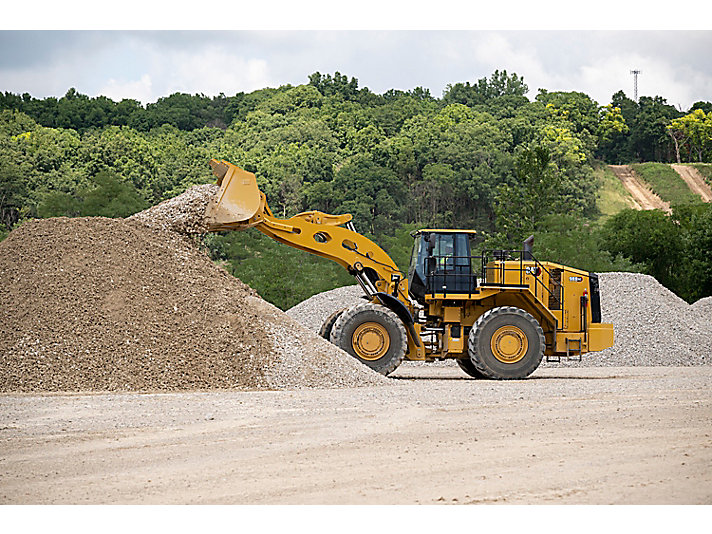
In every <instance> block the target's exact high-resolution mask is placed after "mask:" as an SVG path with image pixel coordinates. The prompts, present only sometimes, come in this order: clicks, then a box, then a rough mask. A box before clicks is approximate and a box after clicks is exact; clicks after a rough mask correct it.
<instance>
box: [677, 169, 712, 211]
mask: <svg viewBox="0 0 712 534" xmlns="http://www.w3.org/2000/svg"><path fill="white" fill-rule="evenodd" d="M671 167H672V168H673V169H674V170H675V172H676V173H677V174H679V175H680V178H682V179H683V180H685V183H686V184H687V187H689V188H690V191H692V192H693V193H695V194H696V195H700V196H701V197H702V200H703V201H705V202H712V188H710V186H709V185H707V182H705V179H704V178H702V176H700V173H699V172H697V169H695V168H694V167H690V166H689V165H671Z"/></svg>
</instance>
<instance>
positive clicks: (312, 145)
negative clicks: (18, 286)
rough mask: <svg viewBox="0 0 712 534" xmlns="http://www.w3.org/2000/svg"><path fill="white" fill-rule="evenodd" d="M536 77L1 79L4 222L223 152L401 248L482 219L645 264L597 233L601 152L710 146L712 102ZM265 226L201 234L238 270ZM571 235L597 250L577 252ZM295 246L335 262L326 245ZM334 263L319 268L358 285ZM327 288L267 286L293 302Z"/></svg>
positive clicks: (134, 185) (277, 193)
mask: <svg viewBox="0 0 712 534" xmlns="http://www.w3.org/2000/svg"><path fill="white" fill-rule="evenodd" d="M527 92H528V87H527V85H526V83H525V81H524V79H523V78H522V77H520V76H517V74H515V73H511V74H510V73H508V72H507V71H495V72H494V73H492V74H491V76H489V77H485V78H480V79H478V80H476V81H474V82H472V83H471V82H458V83H453V84H450V85H448V86H447V88H446V90H445V91H444V94H443V95H442V98H437V97H434V96H432V95H431V94H430V91H429V90H428V89H425V88H422V87H416V88H414V89H412V90H408V91H400V90H395V89H392V90H389V91H386V92H384V93H383V94H376V93H374V92H372V91H370V90H369V89H368V88H367V87H360V86H359V83H358V80H357V79H356V78H354V77H348V76H346V75H342V74H341V73H339V72H336V73H334V74H333V75H331V74H325V75H324V74H321V73H319V72H316V73H313V74H311V75H310V76H308V83H305V84H303V85H297V86H292V85H284V86H281V87H278V88H265V89H260V90H257V91H253V92H250V93H237V94H235V95H232V96H226V95H224V94H220V95H218V96H213V97H208V96H205V95H189V94H183V93H175V94H172V95H169V96H167V97H164V98H160V99H158V100H157V101H156V102H154V103H149V104H147V105H145V106H144V105H142V104H141V103H139V102H138V101H136V100H130V99H124V100H121V101H119V102H116V101H113V100H111V99H110V98H107V97H105V96H97V97H89V96H87V95H83V94H81V93H79V92H77V91H76V90H75V89H73V88H72V89H69V90H68V91H67V93H66V94H65V95H64V96H62V97H61V98H55V97H48V98H43V99H38V98H34V97H32V96H31V95H29V94H27V93H25V94H22V95H20V94H13V93H8V92H5V93H3V94H0V237H2V236H3V235H6V233H7V232H8V231H9V230H10V229H11V228H13V226H14V225H16V224H18V223H19V222H21V221H22V220H24V219H26V218H31V217H49V216H60V215H66V216H79V215H81V216H88V215H100V216H125V215H128V214H130V213H133V212H135V211H139V210H141V209H143V208H145V207H147V206H149V205H152V204H155V203H158V202H160V201H161V200H164V199H166V198H169V197H171V196H174V195H176V194H179V193H180V192H182V191H183V190H185V189H186V188H187V187H189V186H191V185H195V184H201V183H208V182H213V181H214V180H213V176H212V175H211V173H210V169H209V167H208V165H207V163H208V161H209V160H210V159H211V158H218V159H226V160H228V161H230V162H232V163H234V164H236V165H239V166H241V167H243V168H245V169H246V170H248V171H251V172H254V173H255V174H256V175H257V179H258V183H259V185H260V187H261V188H262V190H263V191H264V192H265V193H266V194H267V198H268V201H269V204H270V207H271V209H272V211H273V212H274V213H275V214H279V215H282V216H290V215H294V214H296V213H298V212H300V211H305V210H314V209H316V210H321V211H325V212H328V213H352V214H353V215H354V223H355V225H356V228H357V229H358V230H359V231H361V232H364V233H367V234H369V235H371V236H373V237H374V238H375V239H376V240H377V241H378V242H379V243H383V244H386V245H387V246H386V248H387V249H388V247H390V250H389V252H391V250H392V251H393V252H391V253H392V254H393V255H394V258H395V259H396V261H400V262H404V261H406V260H405V258H406V257H407V255H408V252H409V250H407V245H406V244H405V243H407V241H408V238H407V237H404V236H406V235H407V231H408V230H409V229H412V228H415V227H418V226H421V227H422V226H440V227H453V228H474V229H477V230H478V231H480V232H481V233H482V235H483V240H486V242H487V244H493V245H494V244H496V245H502V246H504V245H515V244H516V243H518V242H519V241H520V240H521V239H522V238H524V237H526V236H527V235H529V234H530V233H539V234H540V235H541V236H542V240H543V242H545V243H548V245H547V247H548V248H547V249H546V250H547V252H548V253H550V254H552V255H553V256H554V257H549V258H547V259H552V260H559V261H568V262H569V263H573V264H575V265H577V266H579V267H582V268H591V269H599V270H605V269H625V268H630V269H636V268H637V269H642V270H645V268H646V267H645V264H644V263H645V262H644V259H642V258H638V257H637V256H635V255H632V254H626V250H624V249H623V248H620V247H619V248H616V247H613V246H611V247H608V248H605V247H604V246H603V245H604V244H603V243H602V242H601V239H603V237H601V236H602V235H603V232H601V233H600V234H601V235H600V236H599V235H598V234H599V233H598V232H597V231H596V228H597V226H596V225H597V224H598V223H599V222H601V223H602V221H599V219H600V215H601V214H600V212H599V211H598V208H597V195H598V191H599V188H600V179H599V177H598V174H597V172H596V169H597V167H598V165H599V162H601V161H602V162H605V163H614V164H615V163H633V162H646V161H657V162H677V161H682V162H688V161H689V162H710V161H712V104H710V103H709V102H698V103H696V104H695V105H694V106H692V108H691V109H690V110H688V111H687V112H682V111H679V110H677V109H676V108H675V107H674V106H671V105H669V104H667V103H666V100H665V99H664V98H663V97H661V96H655V97H646V96H644V97H641V98H640V100H639V102H634V101H633V100H631V99H630V98H628V97H627V96H626V95H625V94H624V93H623V92H622V91H619V92H617V93H616V94H614V95H612V98H611V102H610V103H605V104H603V105H601V104H599V103H598V102H595V101H594V100H593V99H591V98H590V97H589V96H587V95H586V94H584V93H581V92H575V91H571V92H559V91H557V92H549V91H547V90H546V89H540V90H539V92H538V94H537V95H536V96H535V97H534V98H533V100H530V99H529V98H527V96H526V94H527ZM552 217H553V218H552ZM695 217H698V216H697V215H696V216H695ZM698 218H700V219H699V220H703V219H704V220H706V219H705V218H704V216H703V215H699V217H698ZM688 219H689V218H688ZM688 219H686V220H688ZM692 219H694V217H693V218H692ZM692 219H689V220H692ZM557 220H558V221H561V220H567V221H571V224H570V227H569V228H568V233H565V234H566V235H563V236H562V237H561V246H560V247H558V248H557V246H555V245H554V244H553V243H555V240H552V239H549V238H547V235H550V234H553V233H556V232H559V233H561V232H560V228H559V227H558V226H557V224H558V223H557ZM631 220H632V219H631ZM695 220H697V219H695ZM634 222H635V221H633V223H634ZM629 223H630V224H633V223H631V222H630V221H626V224H629ZM626 228H628V227H626ZM629 233H630V234H631V235H633V234H632V230H630V232H629ZM259 239H261V238H256V237H253V236H250V237H246V236H238V235H231V236H211V237H210V238H209V239H208V240H207V241H208V244H209V245H210V247H211V250H212V251H213V254H214V257H216V258H219V259H221V260H223V261H225V262H228V263H229V264H231V265H233V267H235V269H236V270H235V272H236V274H238V275H240V272H239V268H238V267H237V266H238V265H239V264H240V262H239V261H237V260H236V258H238V257H240V255H241V254H243V253H244V250H245V248H246V247H249V246H257V244H256V242H254V241H255V240H259ZM566 239H571V240H574V241H578V242H579V243H584V242H588V243H589V244H590V245H589V246H590V247H595V250H596V251H597V252H599V253H597V254H591V253H590V251H588V252H586V251H583V250H581V251H579V252H578V253H577V252H575V251H571V250H570V249H571V247H567V246H566V244H565V243H564V241H565V240H566ZM259 246H267V245H264V244H261V245H259ZM240 250H242V252H240ZM292 253H297V252H296V251H291V250H290V251H289V252H284V254H292ZM297 254H299V253H297ZM243 255H244V254H243ZM634 256H635V259H634ZM243 259H244V258H243ZM299 261H308V262H312V261H314V262H316V263H315V264H314V265H318V266H319V267H318V268H319V269H324V272H325V273H326V272H327V271H328V272H329V273H332V271H330V269H331V268H332V266H330V265H329V266H328V267H326V266H323V264H322V263H319V262H320V261H321V260H319V259H308V260H305V259H301V260H299ZM249 263H250V262H249V261H247V262H245V261H243V262H242V264H244V265H243V268H247V265H248V264H249ZM275 263H277V262H275ZM401 267H403V266H402V265H401ZM250 268H252V267H250ZM310 268H317V267H310ZM334 268H336V269H338V266H334ZM259 271H260V269H255V272H259ZM339 276H341V275H338V276H336V275H331V274H330V275H328V276H327V275H326V274H325V275H324V279H325V280H327V279H328V280H330V281H331V282H330V283H332V284H334V283H339V284H341V283H348V280H345V279H343V278H339ZM245 281H246V282H248V283H250V280H245ZM681 287H682V289H681V290H680V291H683V292H684V287H683V286H681ZM326 289H328V288H326ZM258 290H259V288H258ZM317 290H319V288H318V287H317V288H311V289H310V288H307V287H305V288H303V290H302V291H301V292H300V291H299V290H296V289H295V291H294V292H293V293H291V294H287V295H280V296H279V297H275V299H273V300H278V301H279V302H277V304H278V305H281V306H283V307H285V306H287V305H288V304H290V303H291V304H294V303H295V302H294V301H295V300H296V299H299V298H302V297H303V298H306V296H309V294H305V293H309V291H312V292H316V291H317Z"/></svg>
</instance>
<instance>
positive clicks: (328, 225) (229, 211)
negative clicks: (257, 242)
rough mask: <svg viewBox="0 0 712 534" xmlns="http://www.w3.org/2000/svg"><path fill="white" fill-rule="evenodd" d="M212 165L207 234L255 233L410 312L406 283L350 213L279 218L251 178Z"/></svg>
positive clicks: (235, 169)
mask: <svg viewBox="0 0 712 534" xmlns="http://www.w3.org/2000/svg"><path fill="white" fill-rule="evenodd" d="M210 165H211V167H212V168H213V174H215V176H217V177H218V183H219V184H220V191H219V192H218V194H217V196H216V200H214V201H212V202H211V204H210V205H209V206H208V210H207V213H208V216H207V220H208V227H209V229H210V231H220V230H246V229H248V228H255V229H256V230H259V231H260V232H262V233H263V234H265V235H267V236H269V237H271V238H272V239H274V240H275V241H279V242H280V243H284V244H285V245H289V246H290V247H293V248H296V249H299V250H303V251H305V252H309V253H310V254H315V255H317V256H321V257H323V258H327V259H329V260H331V261H334V262H336V263H338V264H339V265H341V266H342V267H344V268H345V269H346V270H347V271H348V272H349V273H350V274H351V275H352V276H354V278H356V281H357V282H358V283H359V285H361V287H362V288H363V290H364V291H365V293H366V294H367V295H368V296H369V297H370V298H373V297H374V295H375V294H376V293H378V292H385V293H388V294H390V295H393V296H394V297H396V298H398V300H400V301H401V302H402V303H403V304H404V305H406V306H407V307H410V302H409V300H408V298H407V297H406V295H408V280H407V279H405V278H404V277H403V274H402V273H401V272H400V270H399V269H398V267H397V266H396V264H395V262H394V261H393V259H392V258H391V257H390V256H389V255H388V254H387V253H386V252H385V251H384V250H383V249H382V248H381V247H379V246H378V245H377V244H376V243H374V242H373V241H371V240H370V239H368V238H367V237H365V236H363V235H361V234H359V233H358V232H356V231H355V229H354V227H353V224H352V223H351V219H352V216H351V215H350V214H343V215H331V214H328V213H323V212H320V211H306V212H303V213H299V214H297V215H294V216H293V217H290V218H288V219H280V218H277V217H275V216H274V214H273V213H272V211H271V210H270V208H269V205H268V204H267V197H266V196H265V194H264V193H263V192H262V191H260V190H259V187H258V186H257V181H256V179H255V176H254V174H252V173H248V172H246V171H244V170H242V169H240V168H239V167H237V166H235V165H232V164H231V163H228V162H226V161H222V162H218V161H216V160H211V162H210Z"/></svg>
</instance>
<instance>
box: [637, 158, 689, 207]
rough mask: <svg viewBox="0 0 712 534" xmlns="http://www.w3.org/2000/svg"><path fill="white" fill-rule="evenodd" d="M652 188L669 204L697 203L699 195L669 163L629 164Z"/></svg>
mask: <svg viewBox="0 0 712 534" xmlns="http://www.w3.org/2000/svg"><path fill="white" fill-rule="evenodd" d="M631 167H633V170H634V171H635V172H636V173H637V174H638V176H640V177H641V178H642V179H643V180H644V181H645V182H646V183H647V184H648V185H650V187H651V188H652V190H653V191H654V192H655V194H657V195H658V196H659V197H660V198H662V199H663V200H665V201H667V202H669V203H670V204H671V205H676V204H697V203H699V202H700V197H699V196H697V195H696V194H695V193H693V192H692V191H690V188H689V187H687V184H686V183H685V182H684V180H683V179H682V178H680V175H679V174H677V173H676V172H675V171H674V170H673V168H672V167H670V165H667V164H665V163H638V164H634V165H631Z"/></svg>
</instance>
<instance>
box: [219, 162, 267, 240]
mask: <svg viewBox="0 0 712 534" xmlns="http://www.w3.org/2000/svg"><path fill="white" fill-rule="evenodd" d="M210 166H211V167H212V168H213V174H214V175H215V176H217V178H218V185H219V186H220V190H219V191H218V193H217V195H215V198H213V199H212V200H211V201H210V203H209V204H208V207H207V208H206V210H205V218H206V220H207V223H208V227H209V228H210V229H211V230H212V229H215V230H217V229H223V228H229V227H231V226H233V225H238V224H239V223H243V222H246V221H248V220H249V219H250V218H252V217H253V216H254V215H255V214H256V213H257V212H258V211H259V209H260V203H261V195H260V189H259V187H258V186H257V179H256V178H255V175H254V174H252V173H251V172H247V171H244V170H242V169H241V168H240V167H237V166H235V165H233V164H231V163H228V162H227V161H217V160H214V159H212V160H210Z"/></svg>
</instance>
